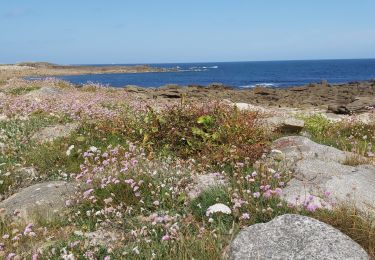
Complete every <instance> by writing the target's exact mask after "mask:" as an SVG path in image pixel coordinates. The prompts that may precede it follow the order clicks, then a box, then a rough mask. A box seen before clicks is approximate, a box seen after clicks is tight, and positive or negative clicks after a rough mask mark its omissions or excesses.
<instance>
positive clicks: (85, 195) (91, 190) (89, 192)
mask: <svg viewBox="0 0 375 260" xmlns="http://www.w3.org/2000/svg"><path fill="white" fill-rule="evenodd" d="M93 191H94V189H89V190H87V191H85V192H84V193H83V197H84V198H85V199H86V198H87V197H88V196H90V194H91V193H92V192H93Z"/></svg>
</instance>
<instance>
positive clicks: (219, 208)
mask: <svg viewBox="0 0 375 260" xmlns="http://www.w3.org/2000/svg"><path fill="white" fill-rule="evenodd" d="M218 212H221V213H224V214H227V215H229V214H231V213H232V211H231V209H230V208H229V207H228V206H227V205H224V204H222V203H216V204H214V205H212V206H210V207H209V208H208V209H207V211H206V216H210V215H211V214H214V213H218Z"/></svg>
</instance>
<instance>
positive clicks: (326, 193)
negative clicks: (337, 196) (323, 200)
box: [324, 191, 332, 197]
mask: <svg viewBox="0 0 375 260" xmlns="http://www.w3.org/2000/svg"><path fill="white" fill-rule="evenodd" d="M331 194H332V193H331V192H330V191H325V192H324V196H326V197H329V196H331Z"/></svg>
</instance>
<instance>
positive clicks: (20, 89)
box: [8, 86, 40, 96]
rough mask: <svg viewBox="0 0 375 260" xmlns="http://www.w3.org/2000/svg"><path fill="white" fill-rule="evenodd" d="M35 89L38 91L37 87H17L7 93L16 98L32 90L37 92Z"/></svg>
mask: <svg viewBox="0 0 375 260" xmlns="http://www.w3.org/2000/svg"><path fill="white" fill-rule="evenodd" d="M37 89H40V87H39V86H27V87H18V88H11V89H10V90H9V91H8V93H9V94H10V95H15V96H18V95H23V94H26V93H28V92H31V91H33V90H37Z"/></svg>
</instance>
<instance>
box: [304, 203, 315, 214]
mask: <svg viewBox="0 0 375 260" xmlns="http://www.w3.org/2000/svg"><path fill="white" fill-rule="evenodd" d="M317 208H318V205H316V204H314V203H309V204H308V205H307V207H306V209H307V210H308V211H310V212H315V210H316V209H317Z"/></svg>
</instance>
